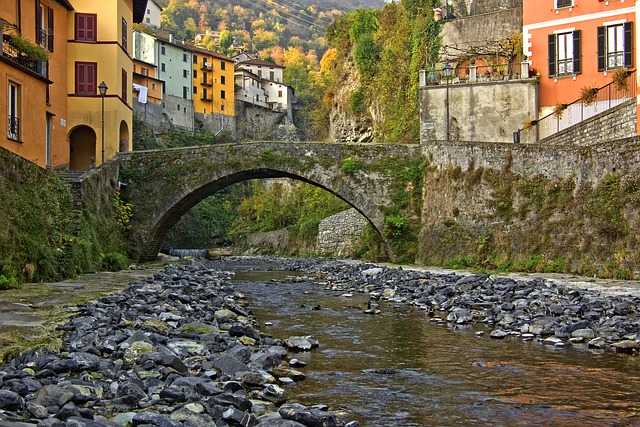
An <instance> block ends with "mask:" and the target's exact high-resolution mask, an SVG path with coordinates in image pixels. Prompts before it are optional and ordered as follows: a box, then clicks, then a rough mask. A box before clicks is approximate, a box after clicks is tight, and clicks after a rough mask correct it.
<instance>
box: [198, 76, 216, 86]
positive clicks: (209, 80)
mask: <svg viewBox="0 0 640 427" xmlns="http://www.w3.org/2000/svg"><path fill="white" fill-rule="evenodd" d="M200 84H201V85H202V86H213V77H206V78H205V77H203V78H202V79H200Z"/></svg>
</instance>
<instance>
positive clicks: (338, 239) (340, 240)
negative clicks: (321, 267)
mask: <svg viewBox="0 0 640 427" xmlns="http://www.w3.org/2000/svg"><path fill="white" fill-rule="evenodd" d="M366 226H367V220H366V219H365V218H364V217H363V216H362V215H361V214H360V213H359V212H358V211H357V210H355V209H349V210H346V211H343V212H339V213H337V214H335V215H332V216H330V217H328V218H325V219H323V220H322V221H321V222H320V225H319V226H318V238H317V241H316V251H317V253H318V254H320V255H325V256H334V257H342V258H344V257H351V256H353V255H354V250H355V249H356V247H357V245H358V243H359V242H360V240H361V238H362V234H363V232H364V229H365V227H366Z"/></svg>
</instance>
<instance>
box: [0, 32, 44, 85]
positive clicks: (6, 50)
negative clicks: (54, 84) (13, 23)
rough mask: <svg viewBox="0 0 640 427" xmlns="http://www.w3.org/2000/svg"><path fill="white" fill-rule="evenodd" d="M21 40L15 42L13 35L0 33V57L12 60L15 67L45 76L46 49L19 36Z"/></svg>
mask: <svg viewBox="0 0 640 427" xmlns="http://www.w3.org/2000/svg"><path fill="white" fill-rule="evenodd" d="M18 39H20V40H21V42H17V41H16V38H15V37H12V36H10V35H9V34H3V35H2V57H3V58H5V59H8V60H9V61H11V62H13V63H14V64H15V65H16V66H17V67H19V68H23V69H26V70H29V71H31V72H34V73H36V74H37V75H39V76H40V77H44V78H47V75H48V69H47V68H48V65H49V63H48V61H46V60H44V59H43V58H46V57H47V54H46V51H45V50H44V49H42V48H41V47H40V46H39V45H31V44H30V42H28V41H25V39H22V38H21V37H19V38H18Z"/></svg>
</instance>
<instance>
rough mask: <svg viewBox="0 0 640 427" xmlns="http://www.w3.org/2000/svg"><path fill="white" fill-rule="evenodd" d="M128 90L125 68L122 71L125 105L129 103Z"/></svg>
mask: <svg viewBox="0 0 640 427" xmlns="http://www.w3.org/2000/svg"><path fill="white" fill-rule="evenodd" d="M128 89H129V85H128V84H127V70H125V69H124V68H123V69H122V101H123V102H124V103H125V104H126V103H127V93H129V91H128Z"/></svg>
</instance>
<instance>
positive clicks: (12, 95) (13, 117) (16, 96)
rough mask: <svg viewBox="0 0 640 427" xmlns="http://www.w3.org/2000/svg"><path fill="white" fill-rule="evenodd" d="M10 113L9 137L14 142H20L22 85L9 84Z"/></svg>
mask: <svg viewBox="0 0 640 427" xmlns="http://www.w3.org/2000/svg"><path fill="white" fill-rule="evenodd" d="M7 95H8V96H7V99H8V101H9V104H8V105H7V107H8V110H7V111H8V113H9V123H8V127H7V137H8V138H9V139H13V140H14V141H19V140H20V85H18V84H17V83H14V82H9V93H8V94H7Z"/></svg>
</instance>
